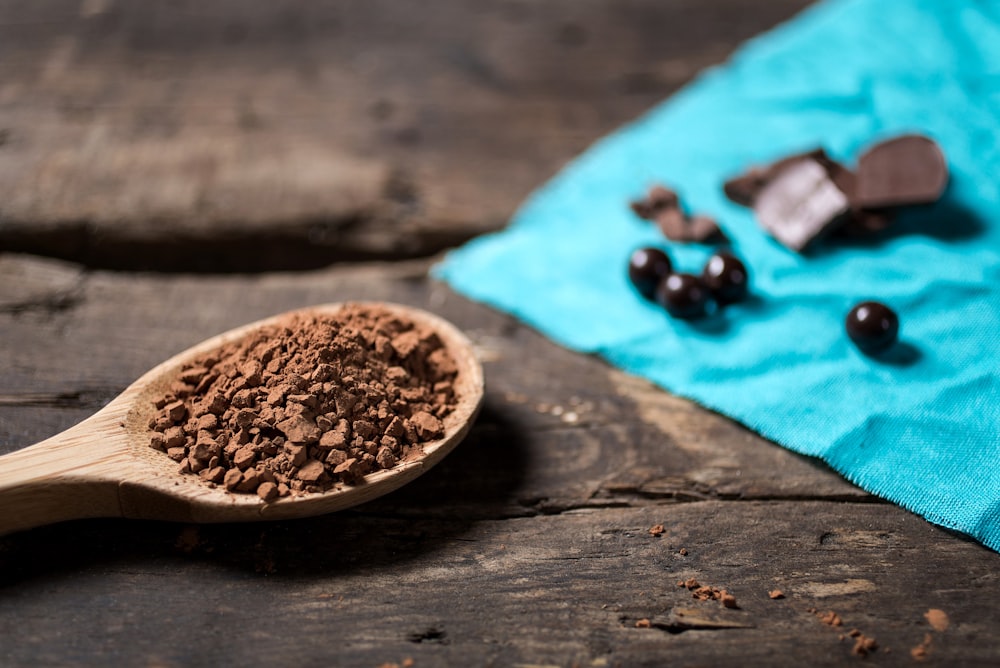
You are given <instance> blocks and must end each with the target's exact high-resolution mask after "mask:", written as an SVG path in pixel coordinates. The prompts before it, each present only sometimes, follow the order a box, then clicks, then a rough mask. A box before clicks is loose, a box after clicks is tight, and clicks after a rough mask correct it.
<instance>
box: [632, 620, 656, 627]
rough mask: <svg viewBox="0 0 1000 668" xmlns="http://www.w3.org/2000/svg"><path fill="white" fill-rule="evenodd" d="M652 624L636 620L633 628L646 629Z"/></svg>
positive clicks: (647, 621)
mask: <svg viewBox="0 0 1000 668" xmlns="http://www.w3.org/2000/svg"><path fill="white" fill-rule="evenodd" d="M652 625H653V624H652V623H651V622H650V621H649V620H648V619H645V618H643V619H637V620H636V622H635V628H637V629H648V628H649V627H651V626H652Z"/></svg>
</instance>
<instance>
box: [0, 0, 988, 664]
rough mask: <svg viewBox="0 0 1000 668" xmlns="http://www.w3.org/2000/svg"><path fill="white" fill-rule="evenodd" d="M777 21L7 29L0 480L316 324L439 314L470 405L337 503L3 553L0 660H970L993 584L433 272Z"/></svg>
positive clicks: (946, 543) (127, 21) (783, 12)
mask: <svg viewBox="0 0 1000 668" xmlns="http://www.w3.org/2000/svg"><path fill="white" fill-rule="evenodd" d="M805 4H806V2H805V0H772V1H770V2H767V3H762V2H759V0H713V1H712V2H707V1H706V0H669V1H665V0H544V1H535V0H482V1H473V0H467V1H462V0H429V1H428V2H422V3H404V2H395V1H393V0H353V1H349V0H344V1H342V2H317V1H313V0H286V1H285V2H281V3H264V2H257V3H251V2H244V1H241V0H212V2H194V1H188V2H185V1H182V0H178V1H176V2H169V1H167V0H149V1H145V2H125V1H124V0H82V1H72V2H70V1H68V0H2V1H0V340H2V342H3V345H2V348H0V451H2V452H9V451H12V450H16V449H18V448H21V447H23V446H26V445H29V444H31V443H33V442H36V441H38V440H41V439H43V438H45V437H47V436H49V435H51V434H53V433H56V432H58V431H60V430H62V429H65V428H66V427H69V426H70V425H72V424H74V423H76V422H77V421H79V420H81V419H82V418H84V417H86V416H87V415H89V414H91V413H92V412H94V411H95V410H97V409H98V408H99V407H101V406H102V405H103V404H104V403H106V402H107V401H108V400H109V399H110V398H111V397H112V396H114V395H115V394H116V393H118V392H119V391H121V390H122V389H123V388H124V387H125V386H126V385H127V384H128V383H130V382H131V381H132V380H133V379H135V378H136V377H138V376H139V375H140V374H141V373H142V372H143V371H145V370H146V369H147V368H149V367H151V366H153V365H154V364H155V363H156V362H158V361H160V360H162V359H165V358H167V357H169V356H170V355H172V354H173V353H175V352H177V351H179V350H181V349H183V348H185V347H187V346H188V345H190V344H192V343H194V342H196V341H199V340H201V339H203V338H206V337H208V336H210V335H212V334H215V333H217V332H220V331H222V330H225V329H227V328H230V327H233V326H236V325H239V324H242V323H245V322H248V321H250V320H253V319H256V318H260V317H263V316H267V315H270V314H273V313H276V312H279V311H284V310H288V309H292V308H295V307H299V306H305V305H310V304H316V303H323V302H330V301H339V300H344V299H384V300H391V301H396V302H401V303H405V304H412V305H416V306H420V307H423V308H427V309H429V310H431V311H434V312H436V313H439V314H441V315H443V316H444V317H446V318H448V319H450V320H452V321H453V322H455V323H456V324H457V325H458V326H459V327H461V328H463V329H464V330H465V331H466V332H468V334H469V336H470V337H471V338H472V339H473V340H474V342H475V344H476V346H477V347H478V351H479V354H480V355H481V357H482V360H483V362H484V365H485V368H486V373H487V386H488V391H487V400H486V407H485V410H484V411H483V413H482V415H481V417H480V419H479V420H478V422H477V424H476V426H475V428H474V430H473V432H472V434H471V436H470V437H469V438H468V440H467V441H466V442H465V443H463V444H462V445H461V446H460V447H459V448H458V449H457V450H456V451H455V452H454V453H453V454H452V455H450V456H449V457H448V458H447V459H446V460H445V462H444V463H443V464H441V465H440V466H439V467H438V468H436V469H434V470H433V471H431V472H430V473H428V474H427V475H426V476H424V477H423V478H421V479H420V480H418V481H417V482H415V483H414V484H412V485H410V486H409V487H407V488H404V489H402V490H400V491H399V492H397V493H394V494H391V495H389V496H387V497H385V498H383V499H382V500H379V501H377V502H375V503H371V504H369V505H367V506H364V507H360V508H358V509H356V510H353V511H348V512H342V513H338V514H334V515H330V516H325V517H318V518H315V519H309V520H301V521H295V522H278V523H273V524H257V525H213V526H180V525H173V524H160V523H152V522H137V521H126V520H89V521H78V522H71V523H65V524H62V525H57V526H51V527H45V528H40V529H37V530H33V531H27V532H23V533H20V534H16V535H10V536H6V537H3V538H0V664H2V665H4V666H36V665H128V666H181V665H223V664H228V665H255V666H256V665H261V666H264V665H279V666H280V665H304V666H320V665H322V666H327V665H347V666H371V667H373V668H374V667H375V666H380V665H383V664H389V665H392V664H396V665H400V666H402V665H409V664H410V662H412V665H414V666H418V667H423V666H439V665H456V666H474V665H501V666H509V665H524V666H529V665H530V666H548V665H552V666H618V665H620V666H643V665H647V666H662V665H667V664H670V665H673V664H677V665H718V664H725V665H762V666H769V665H842V664H845V663H850V662H852V661H856V660H857V661H860V660H862V659H860V658H859V657H856V656H854V655H852V647H853V646H854V644H855V639H854V638H853V637H850V636H849V635H848V633H849V631H851V630H852V629H858V630H859V631H861V632H862V633H863V634H864V635H865V636H872V637H875V638H876V639H877V641H878V644H879V649H878V650H877V651H876V652H875V653H874V654H872V655H871V656H869V657H868V658H867V659H865V660H867V661H869V662H870V663H875V664H885V665H894V664H911V663H913V662H914V659H913V658H912V657H911V649H913V648H915V647H917V646H918V645H920V644H921V643H926V648H927V659H926V660H927V661H928V662H929V663H930V664H934V665H956V664H960V663H966V664H986V663H989V662H991V661H995V660H997V656H998V649H1000V640H998V638H1000V607H998V606H997V604H996V601H997V599H998V596H1000V580H998V575H997V574H998V566H1000V560H998V557H997V555H996V554H994V553H993V552H991V551H989V550H987V549H985V548H983V547H981V546H979V545H978V544H976V543H974V542H972V541H970V540H967V539H965V538H963V537H961V536H958V535H954V534H952V533H949V532H948V531H945V530H942V529H940V528H937V527H934V526H932V525H930V524H928V523H926V522H924V521H923V520H921V519H919V518H918V517H915V516H914V515H911V514H910V513H908V512H907V511H905V510H902V509H900V508H897V507H896V506H893V505H891V504H888V503H885V502H883V501H881V500H879V499H876V498H873V497H872V496H870V495H868V494H866V493H864V492H862V491H861V490H859V489H857V488H855V487H853V486H852V485H850V484H849V483H847V482H845V481H844V480H842V479H841V478H840V477H839V476H837V475H836V474H834V473H832V472H831V471H830V470H828V469H827V468H826V467H824V466H823V465H822V464H819V463H817V462H816V461H813V460H810V459H806V458H803V457H799V456H797V455H794V454H792V453H790V452H787V451H785V450H783V449H781V448H778V447H777V446H775V445H773V444H771V443H768V442H767V441H764V440H762V439H761V438H759V437H757V436H755V435H754V434H752V433H750V432H749V431H747V430H746V429H743V428H742V427H740V426H739V425H737V424H735V423H733V422H731V421H729V420H727V419H725V418H723V417H720V416H718V415H715V414H712V413H710V412H707V411H705V410H702V409H700V408H698V407H697V406H695V405H693V404H691V403H689V402H687V401H684V400H681V399H678V398H676V397H673V396H670V395H669V394H667V393H664V392H662V391H659V390H657V389H655V388H653V387H652V386H650V385H649V384H647V383H646V382H643V381H641V380H637V379H635V378H633V377H629V376H627V375H625V374H623V373H621V372H618V371H616V370H614V369H612V368H610V367H609V366H608V365H606V364H605V363H603V362H601V361H600V360H597V359H593V358H590V357H586V356H582V355H578V354H575V353H571V352H568V351H566V350H563V349H561V348H559V347H557V346H555V345H553V344H552V343H550V342H548V341H547V340H545V339H543V338H542V337H540V336H539V335H538V334H536V333H534V332H533V331H532V330H530V329H528V328H526V327H524V326H522V325H521V324H519V323H518V322H516V321H515V320H513V319H511V318H510V317H507V316H505V315H502V314H500V313H497V312H495V311H492V310H490V309H488V308H485V307H483V306H480V305H477V304H474V303H471V302H469V301H467V300H466V299H464V298H462V297H459V296H457V295H456V294H454V293H453V292H451V291H450V290H449V289H448V288H447V287H445V286H443V285H441V284H438V283H436V282H434V281H432V280H429V279H428V278H427V270H428V267H429V266H430V265H431V264H432V263H433V261H434V258H435V257H437V256H438V255H439V253H440V252H442V251H443V250H444V249H446V248H448V247H452V246H454V245H457V244H459V243H460V242H462V241H464V240H465V239H468V238H470V237H472V236H475V235H477V234H480V233H482V232H485V231H489V230H494V229H497V228H499V227H501V226H502V225H503V224H504V222H505V221H506V219H507V218H508V217H509V216H510V214H511V212H512V211H513V210H514V208H515V206H516V205H517V203H518V202H519V201H520V200H522V199H523V198H524V197H525V196H526V195H527V194H528V193H529V192H530V190H531V189H532V188H534V187H536V186H537V185H539V184H541V183H542V182H544V181H545V180H546V179H547V178H548V177H549V176H551V175H552V174H553V173H554V172H555V171H556V170H557V169H558V168H559V167H560V165H562V164H563V163H564V162H565V161H566V160H568V159H570V158H571V157H573V156H574V155H575V154H577V153H578V152H579V151H581V150H582V149H584V148H585V147H586V146H587V145H588V144H589V143H590V142H592V141H594V140H595V139H597V138H598V137H600V136H602V135H603V134H604V133H606V132H608V131H610V130H611V129H613V128H614V127H616V126H618V125H620V124H621V123H623V122H626V121H628V120H630V119H632V118H634V117H636V116H637V115H638V114H640V113H641V112H642V111H643V110H645V109H647V108H648V107H649V106H651V105H652V104H653V103H655V102H656V101H658V100H660V99H662V98H664V97H666V96H667V95H669V94H670V93H671V92H672V91H674V90H675V89H677V88H678V87H679V86H680V85H682V84H683V83H685V82H686V81H688V80H690V79H691V78H692V77H693V76H694V75H695V74H696V73H697V72H698V71H699V70H701V69H702V68H704V67H706V66H709V65H711V64H714V63H718V62H721V61H723V60H724V59H725V58H726V56H727V55H728V54H729V53H730V52H731V50H732V49H733V48H735V46H736V45H737V44H739V43H740V42H741V41H743V40H744V39H746V38H748V37H750V36H752V35H754V34H756V33H758V32H760V31H762V30H764V29H766V28H769V27H771V26H772V25H774V24H776V23H777V22H779V21H780V20H783V19H785V18H787V17H789V16H791V15H793V14H794V13H795V12H796V11H798V10H799V9H801V7H802V6H803V5H805ZM0 512H14V511H13V510H12V509H6V508H5V509H2V510H0ZM655 525H662V526H663V533H662V534H660V535H653V533H656V532H652V533H651V532H650V529H651V528H652V527H654V526H655ZM688 578H695V579H697V580H698V581H699V582H700V583H702V584H704V585H710V586H716V587H719V588H724V589H726V590H727V591H728V592H730V593H731V594H733V595H734V596H735V597H736V601H737V604H738V606H739V607H738V609H729V608H726V607H723V606H722V605H721V604H720V602H719V601H713V600H709V601H698V600H695V599H694V598H693V597H692V594H691V592H690V591H688V589H686V588H682V587H678V586H677V582H678V581H679V580H686V579H688ZM775 589H780V590H781V591H782V592H784V595H785V597H784V598H782V599H771V598H770V597H769V595H768V592H769V591H772V590H775ZM929 609H940V610H943V611H945V612H946V613H947V615H948V616H949V618H950V622H951V623H950V626H949V627H948V628H947V629H946V630H943V631H942V630H935V629H934V628H933V627H932V625H931V624H930V623H929V621H928V620H927V619H926V618H925V616H924V614H925V613H926V612H927V611H928V610H929ZM831 610H832V611H835V612H836V613H837V614H838V615H839V617H840V618H841V619H842V622H843V623H842V626H831V625H829V624H826V623H824V622H823V621H822V620H821V614H822V613H826V612H827V611H831Z"/></svg>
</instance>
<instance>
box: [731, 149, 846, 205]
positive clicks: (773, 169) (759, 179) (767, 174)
mask: <svg viewBox="0 0 1000 668" xmlns="http://www.w3.org/2000/svg"><path fill="white" fill-rule="evenodd" d="M806 159H811V160H815V161H817V162H819V163H820V164H821V165H823V166H824V167H827V168H833V169H837V170H838V171H840V170H843V171H844V172H847V173H848V174H850V172H849V170H847V169H846V168H845V167H843V165H840V164H839V163H837V162H834V161H833V160H831V159H830V157H829V156H828V155H827V154H826V152H825V151H824V150H823V149H821V148H817V149H813V150H811V151H806V152H805V153H796V154H794V155H790V156H788V157H787V158H782V159H781V160H778V161H777V162H773V163H771V164H770V165H765V166H758V167H751V168H750V169H748V170H747V171H746V173H744V174H740V175H739V176H734V177H733V178H731V179H729V180H728V181H726V182H725V183H724V184H722V190H723V192H724V193H725V194H726V197H728V198H729V199H730V201H732V202H735V203H736V204H739V205H741V206H746V207H753V205H754V202H756V201H757V195H759V194H760V191H761V190H763V189H764V188H765V187H766V186H767V184H769V183H770V182H771V181H772V180H773V179H774V177H775V176H776V175H777V174H778V173H779V172H781V171H782V170H783V169H784V168H786V167H788V166H789V165H792V164H795V163H796V162H799V161H800V160H806Z"/></svg>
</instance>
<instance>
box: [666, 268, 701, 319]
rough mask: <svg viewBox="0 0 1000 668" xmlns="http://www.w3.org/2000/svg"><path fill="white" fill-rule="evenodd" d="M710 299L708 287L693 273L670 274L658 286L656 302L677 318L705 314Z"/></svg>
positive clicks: (695, 316)
mask: <svg viewBox="0 0 1000 668" xmlns="http://www.w3.org/2000/svg"><path fill="white" fill-rule="evenodd" d="M708 300H709V294H708V289H707V288H706V287H705V286H704V285H702V282H701V280H699V279H698V277H697V276H694V275H692V274H670V275H669V276H667V277H666V278H664V279H663V280H662V281H660V284H659V285H658V286H656V302H657V303H658V304H659V305H660V306H662V307H663V308H665V309H666V310H667V313H669V314H670V315H672V316H674V317H675V318H697V317H698V316H702V315H704V314H705V309H706V307H707V306H708Z"/></svg>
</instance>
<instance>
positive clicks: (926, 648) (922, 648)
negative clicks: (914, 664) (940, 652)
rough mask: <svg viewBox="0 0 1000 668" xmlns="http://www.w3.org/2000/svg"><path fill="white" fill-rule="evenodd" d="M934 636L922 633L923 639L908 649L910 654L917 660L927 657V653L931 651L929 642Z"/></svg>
mask: <svg viewBox="0 0 1000 668" xmlns="http://www.w3.org/2000/svg"><path fill="white" fill-rule="evenodd" d="M933 640H934V637H933V636H932V635H931V634H930V633H925V634H924V639H923V641H921V643H920V644H919V645H917V646H916V647H914V648H913V649H911V650H910V656H912V657H913V658H914V659H916V660H917V661H923V660H924V659H926V658H927V655H928V654H930V651H931V643H932V642H933Z"/></svg>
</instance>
